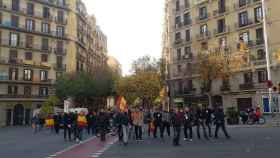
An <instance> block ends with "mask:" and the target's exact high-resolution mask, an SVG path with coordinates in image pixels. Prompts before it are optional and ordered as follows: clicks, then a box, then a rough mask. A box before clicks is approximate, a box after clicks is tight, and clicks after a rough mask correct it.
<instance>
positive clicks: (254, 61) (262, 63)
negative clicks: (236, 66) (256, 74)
mask: <svg viewBox="0 0 280 158" xmlns="http://www.w3.org/2000/svg"><path fill="white" fill-rule="evenodd" d="M252 64H253V65H254V66H261V65H266V60H265V59H262V60H253V61H252Z"/></svg>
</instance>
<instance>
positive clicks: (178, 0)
mask: <svg viewBox="0 0 280 158" xmlns="http://www.w3.org/2000/svg"><path fill="white" fill-rule="evenodd" d="M179 10H180V0H177V1H176V11H179Z"/></svg>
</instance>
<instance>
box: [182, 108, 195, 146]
mask: <svg viewBox="0 0 280 158" xmlns="http://www.w3.org/2000/svg"><path fill="white" fill-rule="evenodd" d="M192 121H193V115H192V113H191V110H190V108H188V107H186V108H185V113H184V136H185V137H184V140H185V141H186V140H189V141H192V133H193V130H192Z"/></svg>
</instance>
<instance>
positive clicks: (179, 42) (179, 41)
mask: <svg viewBox="0 0 280 158" xmlns="http://www.w3.org/2000/svg"><path fill="white" fill-rule="evenodd" d="M182 43H183V39H181V38H179V39H175V42H174V44H175V45H178V44H182Z"/></svg>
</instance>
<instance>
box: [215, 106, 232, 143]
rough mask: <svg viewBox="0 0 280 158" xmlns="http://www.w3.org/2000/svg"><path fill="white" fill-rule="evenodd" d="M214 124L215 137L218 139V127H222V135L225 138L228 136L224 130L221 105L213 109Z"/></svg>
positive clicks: (223, 115)
mask: <svg viewBox="0 0 280 158" xmlns="http://www.w3.org/2000/svg"><path fill="white" fill-rule="evenodd" d="M214 115H215V120H214V121H215V124H216V130H215V138H216V139H218V132H219V129H220V128H222V131H223V132H224V135H225V136H226V138H228V139H229V138H230V136H229V134H228V132H227V130H226V126H225V114H224V110H223V108H222V107H219V108H217V109H216V110H215V113H214Z"/></svg>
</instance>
